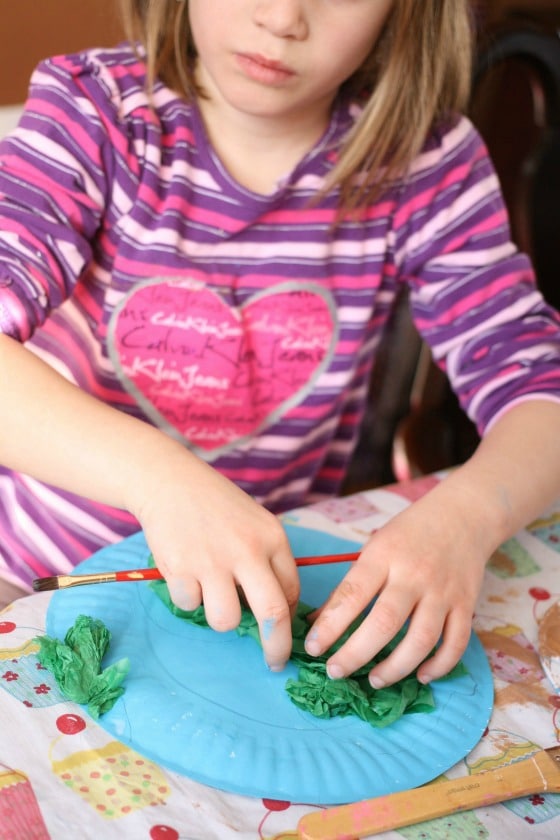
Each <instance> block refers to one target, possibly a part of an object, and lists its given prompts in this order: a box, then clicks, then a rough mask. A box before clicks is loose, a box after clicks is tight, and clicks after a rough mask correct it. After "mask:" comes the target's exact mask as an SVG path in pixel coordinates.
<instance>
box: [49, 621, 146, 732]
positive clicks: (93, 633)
mask: <svg viewBox="0 0 560 840" xmlns="http://www.w3.org/2000/svg"><path fill="white" fill-rule="evenodd" d="M110 640H111V634H110V632H109V630H108V629H107V627H106V626H105V625H104V624H103V622H102V621H99V620H97V619H94V618H90V617H89V616H85V615H80V616H78V618H77V619H76V621H75V622H74V624H73V626H72V627H70V629H69V630H68V632H67V633H66V636H65V638H64V641H63V642H61V641H60V640H59V639H53V638H51V637H50V636H37V637H36V638H35V641H36V642H38V643H39V646H40V650H39V653H38V658H39V662H40V663H41V665H43V666H44V667H45V668H47V669H48V670H49V671H50V672H51V673H52V674H53V676H54V678H55V680H56V682H57V685H58V687H59V688H60V690H61V692H62V693H63V694H64V696H65V697H67V698H68V700H73V701H74V702H75V703H80V705H87V708H88V712H89V713H90V715H91V716H92V717H93V718H95V720H97V719H98V718H99V716H100V715H102V714H103V713H104V712H108V711H109V709H112V707H113V706H114V704H115V703H116V701H117V700H118V699H119V697H120V696H121V695H122V694H123V693H124V688H123V686H122V682H123V680H124V678H125V677H126V675H127V674H128V671H129V668H130V663H129V661H128V659H126V658H125V659H120V660H119V661H118V662H115V663H113V664H112V665H109V667H107V668H102V667H101V662H102V660H103V657H104V656H105V653H106V652H107V649H108V647H109V642H110Z"/></svg>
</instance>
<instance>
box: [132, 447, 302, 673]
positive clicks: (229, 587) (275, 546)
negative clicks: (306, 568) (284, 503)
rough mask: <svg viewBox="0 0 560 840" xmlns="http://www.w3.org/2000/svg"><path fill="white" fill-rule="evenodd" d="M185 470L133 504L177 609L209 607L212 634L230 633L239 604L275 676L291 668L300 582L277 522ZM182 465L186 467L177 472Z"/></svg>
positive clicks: (209, 476)
mask: <svg viewBox="0 0 560 840" xmlns="http://www.w3.org/2000/svg"><path fill="white" fill-rule="evenodd" d="M189 458H190V463H189V464H188V465H187V469H185V468H184V466H185V465H184V464H182V461H183V460H184V459H183V458H182V457H181V456H179V459H178V461H179V464H176V465H174V466H173V465H168V467H167V468H166V470H165V477H162V479H161V481H160V486H159V487H158V486H152V487H151V489H150V493H149V498H148V499H147V500H145V499H144V500H143V501H142V503H141V505H140V506H138V505H135V510H136V515H137V517H138V519H139V520H140V522H141V523H142V527H143V529H144V532H145V534H146V539H147V541H148V544H149V546H150V549H151V551H152V553H153V556H154V560H155V562H156V564H157V566H158V568H159V569H160V570H161V572H162V573H163V575H164V577H165V579H166V581H167V584H168V587H169V591H170V595H171V598H172V600H173V601H174V603H175V604H176V605H177V606H178V607H180V608H181V609H184V610H193V609H196V608H197V607H198V606H200V604H201V603H202V602H203V603H204V608H205V613H206V618H207V620H208V622H209V624H210V625H211V627H213V628H214V629H215V630H218V631H226V630H233V629H234V628H235V627H237V625H238V624H239V621H240V618H241V607H240V597H241V598H243V599H245V600H246V602H247V604H248V606H249V607H250V609H251V610H252V611H253V613H254V615H255V617H256V619H257V621H258V623H259V628H260V634H261V641H262V646H263V650H264V655H265V659H266V662H267V664H268V666H269V667H270V668H271V670H280V669H281V668H283V667H284V665H285V664H286V662H287V660H288V658H289V656H290V652H291V648H292V635H291V617H292V614H293V613H294V612H295V608H296V606H297V603H298V598H299V577H298V573H297V568H296V565H295V562H294V559H293V556H292V552H291V550H290V546H289V543H288V540H287V537H286V534H285V532H284V530H283V528H282V526H281V525H280V522H279V520H278V518H277V517H276V516H274V515H273V514H271V513H269V512H268V511H266V510H265V509H264V508H263V507H261V506H260V505H258V504H257V503H256V502H255V501H254V500H253V499H252V498H251V497H250V496H248V495H247V494H246V493H244V492H243V491H242V490H240V489H239V488H238V487H236V486H235V485H234V484H232V483H231V482H230V481H228V480H227V479H226V478H224V477H223V476H221V475H220V474H219V473H217V472H216V471H215V470H214V469H213V468H212V467H209V466H208V465H207V464H205V463H203V462H201V461H198V459H195V458H194V457H193V456H189ZM180 465H181V466H180Z"/></svg>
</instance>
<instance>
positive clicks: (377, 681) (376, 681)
mask: <svg viewBox="0 0 560 840" xmlns="http://www.w3.org/2000/svg"><path fill="white" fill-rule="evenodd" d="M369 682H370V685H371V686H373V688H385V685H386V683H385V682H384V681H383V680H382V679H381V677H377V676H373V677H370V678H369Z"/></svg>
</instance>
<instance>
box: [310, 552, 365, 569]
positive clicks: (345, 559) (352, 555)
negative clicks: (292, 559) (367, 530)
mask: <svg viewBox="0 0 560 840" xmlns="http://www.w3.org/2000/svg"><path fill="white" fill-rule="evenodd" d="M361 553H362V551H361V549H360V551H350V552H347V553H346V554H318V555H313V556H312V557H296V566H322V565H324V564H326V563H353V562H354V560H357V559H358V557H359V556H360V554H361Z"/></svg>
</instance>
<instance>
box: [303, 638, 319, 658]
mask: <svg viewBox="0 0 560 840" xmlns="http://www.w3.org/2000/svg"><path fill="white" fill-rule="evenodd" d="M305 650H306V652H307V653H308V654H309V656H319V654H320V653H321V646H320V644H319V642H318V641H317V640H316V639H309V638H307V639H306V640H305Z"/></svg>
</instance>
